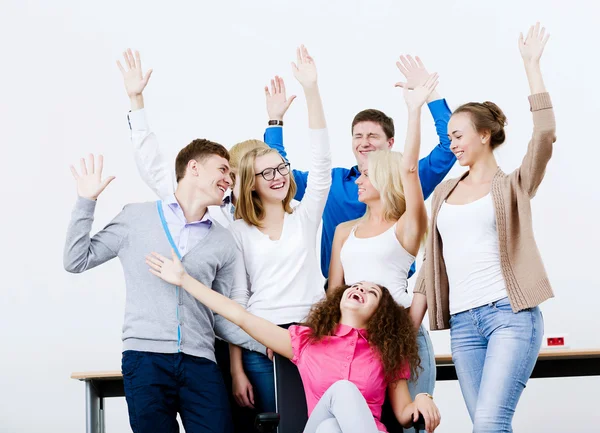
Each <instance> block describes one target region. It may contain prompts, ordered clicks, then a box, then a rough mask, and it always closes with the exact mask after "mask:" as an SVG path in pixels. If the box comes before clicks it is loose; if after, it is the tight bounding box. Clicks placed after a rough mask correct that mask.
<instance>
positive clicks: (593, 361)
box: [71, 350, 600, 433]
mask: <svg viewBox="0 0 600 433" xmlns="http://www.w3.org/2000/svg"><path fill="white" fill-rule="evenodd" d="M435 361H436V365H437V380H456V379H457V378H456V370H455V369H454V364H453V363H452V356H451V355H438V356H436V357H435ZM578 376H600V350H545V351H542V352H540V354H539V356H538V360H537V362H536V364H535V367H534V369H533V373H532V374H531V377H532V378H547V377H578ZM71 379H77V380H81V381H84V382H85V413H86V428H85V431H86V433H104V431H105V425H104V399H105V398H109V397H125V391H124V389H123V375H122V374H121V372H120V371H116V370H115V371H94V372H87V373H73V374H71Z"/></svg>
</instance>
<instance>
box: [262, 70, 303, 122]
mask: <svg viewBox="0 0 600 433" xmlns="http://www.w3.org/2000/svg"><path fill="white" fill-rule="evenodd" d="M265 97H266V98H267V113H268V114H269V120H283V116H284V115H285V113H286V111H287V110H288V108H290V105H291V104H292V102H293V101H294V99H296V96H295V95H292V96H290V97H289V98H286V96H285V83H284V82H283V78H281V77H279V76H277V75H275V78H273V79H272V80H271V91H270V92H269V86H265Z"/></svg>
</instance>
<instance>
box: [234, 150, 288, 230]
mask: <svg viewBox="0 0 600 433" xmlns="http://www.w3.org/2000/svg"><path fill="white" fill-rule="evenodd" d="M270 153H274V154H276V155H278V156H280V157H281V155H279V152H277V151H276V150H275V149H271V148H267V149H264V148H255V149H252V150H250V151H248V152H246V153H245V154H244V156H243V157H242V159H241V161H240V165H239V168H238V177H239V181H240V182H241V184H240V196H239V197H238V201H237V206H236V207H235V219H243V220H244V221H246V223H247V224H250V225H253V226H256V227H262V223H261V220H262V219H263V218H264V216H265V208H264V206H263V204H262V200H261V199H260V197H259V196H258V194H257V193H256V191H255V190H254V185H255V184H256V173H255V168H254V163H255V162H256V158H260V157H261V156H265V155H268V154H270ZM281 160H282V161H283V158H281ZM288 176H289V182H290V189H289V190H288V193H287V195H286V196H285V198H284V199H283V201H282V202H281V205H282V206H283V209H284V210H285V212H287V213H292V211H293V210H292V206H291V205H290V203H291V202H292V199H293V198H294V196H295V195H296V182H295V181H294V176H292V173H291V172H290V173H289V174H288Z"/></svg>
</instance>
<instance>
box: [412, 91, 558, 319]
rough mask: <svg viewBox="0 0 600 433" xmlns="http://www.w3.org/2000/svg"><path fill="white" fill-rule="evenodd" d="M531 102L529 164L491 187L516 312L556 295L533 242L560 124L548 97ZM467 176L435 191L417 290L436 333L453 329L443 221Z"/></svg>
mask: <svg viewBox="0 0 600 433" xmlns="http://www.w3.org/2000/svg"><path fill="white" fill-rule="evenodd" d="M529 103H530V105H531V111H532V113H533V135H532V137H531V140H530V141H529V146H528V148H527V153H526V154H525V157H524V158H523V162H522V163H521V166H520V167H519V168H517V169H516V170H515V171H513V172H512V173H510V174H505V173H504V172H503V171H502V170H501V169H498V171H497V172H496V174H495V175H494V178H493V180H492V187H491V192H492V197H493V200H494V208H495V211H496V226H497V229H498V244H499V247H500V263H501V266H502V275H503V276H504V281H505V282H506V291H507V292H508V298H509V300H510V304H511V306H512V309H513V311H514V312H515V313H516V312H517V311H520V310H523V309H526V308H532V307H535V306H536V305H539V304H540V303H542V302H543V301H545V300H546V299H548V298H551V297H553V296H554V294H553V292H552V288H551V287H550V282H549V281H548V276H547V275H546V270H545V269H544V265H543V263H542V258H541V257H540V253H539V251H538V248H537V245H536V243H535V239H534V237H533V227H532V220H531V206H530V200H531V199H532V198H533V197H534V196H535V193H536V191H537V188H538V186H539V185H540V183H541V181H542V179H543V178H544V173H545V170H546V165H547V164H548V161H549V160H550V157H551V156H552V145H553V143H554V141H556V136H555V129H556V124H555V121H554V111H553V110H552V102H551V100H550V95H549V94H548V93H538V94H535V95H531V96H529ZM467 174H468V172H466V173H464V174H463V175H462V176H460V177H459V178H456V179H450V180H447V181H445V182H443V183H442V184H440V185H439V186H438V187H437V188H436V189H435V191H434V192H433V199H432V203H431V213H432V215H431V221H430V222H431V226H430V229H429V233H430V235H429V237H428V238H427V241H426V246H425V258H424V261H423V265H422V267H421V271H420V272H419V277H418V279H417V282H416V285H415V290H414V292H415V293H421V294H423V295H426V296H427V308H428V309H429V324H430V328H431V329H432V330H440V329H448V328H450V307H449V302H448V297H449V285H448V276H447V274H446V265H445V264H444V256H443V245H442V239H441V237H440V233H439V232H438V229H437V216H438V213H439V211H440V207H441V206H442V203H444V201H445V200H446V199H447V198H448V196H449V195H450V193H451V192H452V191H453V190H454V188H455V187H456V185H458V183H459V182H460V181H461V180H462V179H463V178H464V177H465V176H466V175H467ZM465 230H468V227H465Z"/></svg>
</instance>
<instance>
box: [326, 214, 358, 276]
mask: <svg viewBox="0 0 600 433" xmlns="http://www.w3.org/2000/svg"><path fill="white" fill-rule="evenodd" d="M355 223H356V221H348V222H345V223H341V224H339V225H338V226H337V227H336V229H335V235H334V236H333V244H332V246H331V259H330V262H329V281H328V286H329V287H331V288H335V287H339V286H343V285H344V284H346V282H345V278H344V267H343V266H342V260H341V256H340V255H341V252H342V247H343V246H344V242H346V239H348V235H349V234H350V230H352V226H353V225H354V224H355ZM356 282H358V281H351V282H350V283H356Z"/></svg>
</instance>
